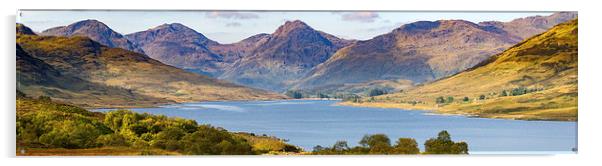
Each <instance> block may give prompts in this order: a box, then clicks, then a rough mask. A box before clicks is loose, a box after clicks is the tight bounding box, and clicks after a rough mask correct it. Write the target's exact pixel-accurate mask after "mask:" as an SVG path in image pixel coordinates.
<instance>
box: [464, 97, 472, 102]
mask: <svg viewBox="0 0 602 166" xmlns="http://www.w3.org/2000/svg"><path fill="white" fill-rule="evenodd" d="M462 101H464V102H468V101H470V99H469V98H468V97H467V96H464V98H463V99H462Z"/></svg>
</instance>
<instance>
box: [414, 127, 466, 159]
mask: <svg viewBox="0 0 602 166" xmlns="http://www.w3.org/2000/svg"><path fill="white" fill-rule="evenodd" d="M424 148H425V153H427V154H468V144H466V143H465V142H458V143H455V142H453V141H452V140H451V136H450V135H449V133H448V132H447V131H445V130H443V131H441V132H439V134H438V135H437V138H431V139H428V140H427V141H426V142H424Z"/></svg>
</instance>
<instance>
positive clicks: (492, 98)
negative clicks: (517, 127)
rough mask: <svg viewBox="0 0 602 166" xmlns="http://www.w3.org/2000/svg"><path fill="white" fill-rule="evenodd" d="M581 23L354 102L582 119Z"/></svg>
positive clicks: (490, 114) (568, 24)
mask: <svg viewBox="0 0 602 166" xmlns="http://www.w3.org/2000/svg"><path fill="white" fill-rule="evenodd" d="M577 23H578V21H577V19H575V20H572V21H569V22H566V23H562V24H559V25H557V26H555V27H553V28H551V29H550V30H548V31H546V32H544V33H542V34H539V35H536V36H534V37H531V38H529V39H527V40H525V41H523V42H521V43H519V44H517V45H515V46H513V47H511V48H509V49H508V50H506V51H504V52H503V53H501V54H498V55H496V56H494V57H492V58H490V59H489V60H488V61H485V62H483V63H482V64H480V65H477V66H476V67H474V68H472V69H470V70H467V71H464V72H461V73H459V74H456V75H453V76H450V77H447V78H443V79H440V80H438V81H434V82H432V83H428V84H425V85H421V86H417V87H415V88H413V89H410V90H407V91H405V92H402V93H395V94H390V95H383V96H378V97H375V98H366V99H364V100H362V102H361V103H355V104H354V105H364V106H379V107H398V108H411V109H434V110H437V112H441V113H452V114H468V115H475V116H481V117H493V118H512V119H541V120H576V119H577V98H578V95H577V59H578V58H577ZM437 98H440V99H442V100H438V99H437ZM451 98H453V99H454V100H453V101H452V100H449V99H451ZM352 104H353V103H352Z"/></svg>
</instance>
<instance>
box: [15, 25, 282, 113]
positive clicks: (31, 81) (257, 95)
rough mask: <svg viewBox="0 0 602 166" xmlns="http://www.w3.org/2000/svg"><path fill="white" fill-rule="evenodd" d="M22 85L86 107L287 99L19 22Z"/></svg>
mask: <svg viewBox="0 0 602 166" xmlns="http://www.w3.org/2000/svg"><path fill="white" fill-rule="evenodd" d="M17 85H18V87H17V89H18V90H19V91H21V92H23V93H25V94H27V95H28V96H41V95H43V96H50V97H52V98H53V99H57V100H60V101H67V102H70V103H73V104H77V105H81V106H87V107H128V106H152V105H156V104H164V103H170V102H186V101H212V100H265V99H283V98H285V97H284V96H282V95H278V94H274V93H270V92H267V91H264V90H258V89H251V88H246V87H243V86H240V85H236V84H232V83H229V82H227V81H222V80H217V79H214V78H210V77H207V76H203V75H199V74H195V73H191V72H187V71H185V70H182V69H179V68H176V67H173V66H169V65H165V64H163V63H161V62H159V61H157V60H154V59H152V58H150V57H148V56H146V55H144V54H140V53H137V52H133V51H129V50H126V49H122V48H111V47H107V46H105V45H103V44H100V43H98V42H96V41H95V40H92V39H90V38H88V37H83V36H79V35H78V36H72V37H57V36H38V35H35V34H33V33H30V29H29V28H27V27H25V26H24V25H17ZM134 104H135V105H134Z"/></svg>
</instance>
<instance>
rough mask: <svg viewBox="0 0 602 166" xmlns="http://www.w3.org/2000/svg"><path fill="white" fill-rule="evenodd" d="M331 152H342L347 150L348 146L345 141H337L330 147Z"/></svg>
mask: <svg viewBox="0 0 602 166" xmlns="http://www.w3.org/2000/svg"><path fill="white" fill-rule="evenodd" d="M332 150H334V151H337V152H343V151H347V150H349V146H348V145H347V141H337V142H336V143H334V145H332Z"/></svg>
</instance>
